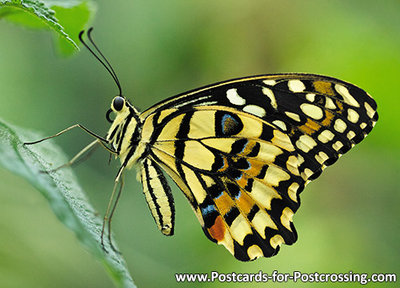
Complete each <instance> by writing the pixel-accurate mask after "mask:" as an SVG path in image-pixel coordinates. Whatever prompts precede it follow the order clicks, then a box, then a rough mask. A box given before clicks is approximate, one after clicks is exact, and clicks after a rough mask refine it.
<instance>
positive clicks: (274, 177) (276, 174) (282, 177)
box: [264, 166, 290, 187]
mask: <svg viewBox="0 0 400 288" xmlns="http://www.w3.org/2000/svg"><path fill="white" fill-rule="evenodd" d="M289 179H290V175H289V174H288V173H287V172H285V171H283V170H282V168H277V167H275V166H269V167H268V169H267V172H266V173H265V176H264V180H265V181H266V182H268V183H269V184H271V185H272V186H276V187H277V186H279V183H280V182H281V181H286V180H289Z"/></svg>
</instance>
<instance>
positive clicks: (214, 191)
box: [207, 184, 223, 199]
mask: <svg viewBox="0 0 400 288" xmlns="http://www.w3.org/2000/svg"><path fill="white" fill-rule="evenodd" d="M207 192H208V194H209V195H210V196H211V197H212V198H213V199H215V198H218V197H220V196H221V195H222V192H223V190H222V189H221V187H220V186H219V185H218V184H213V185H211V186H210V187H208V188H207Z"/></svg>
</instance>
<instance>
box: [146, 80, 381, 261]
mask: <svg viewBox="0 0 400 288" xmlns="http://www.w3.org/2000/svg"><path fill="white" fill-rule="evenodd" d="M376 108H377V106H376V103H375V101H374V100H373V99H372V98H371V97H370V96H369V95H368V94H367V93H366V92H364V91H363V90H361V89H360V88H358V87H356V86H354V85H352V84H349V83H346V82H343V81H340V80H337V79H334V78H330V77H324V76H318V75H311V74H281V75H264V76H255V77H248V78H241V79H236V80H231V81H226V82H222V83H217V84H214V85H211V86H207V87H204V88H200V89H197V90H194V91H191V92H188V93H184V94H181V95H178V96H176V97H173V98H170V99H167V100H166V101H164V102H161V103H160V104H157V105H155V106H154V107H152V108H150V109H148V110H147V111H144V112H143V113H142V114H141V115H140V118H141V121H142V122H143V123H144V124H143V130H142V131H143V132H142V140H141V141H144V142H145V143H146V144H147V153H148V154H147V156H146V159H145V160H144V162H143V163H144V164H143V167H144V168H145V169H142V182H143V183H144V184H143V185H144V187H145V189H144V190H145V194H146V193H147V195H153V196H154V195H158V196H157V197H151V196H149V197H147V195H146V198H147V199H148V202H149V201H150V203H152V204H149V206H151V205H153V206H154V207H156V206H157V208H154V209H152V212H153V211H154V212H153V216H154V215H156V216H154V218H155V220H156V222H157V224H158V225H159V228H160V227H162V224H160V223H161V222H162V221H164V220H162V218H163V217H164V213H162V211H166V212H165V219H166V220H165V221H166V223H167V222H168V225H171V229H172V230H171V231H173V208H168V207H171V206H173V202H171V201H170V200H168V199H172V197H170V191H169V188H165V187H166V186H168V185H167V184H166V181H165V179H164V177H163V176H162V173H161V169H160V168H159V167H158V165H159V166H160V167H161V168H162V169H164V170H165V171H166V172H167V174H168V175H169V176H170V177H171V178H172V179H173V180H174V181H175V182H176V184H177V185H178V186H179V187H180V189H181V190H182V191H183V192H184V194H185V195H186V197H187V199H188V200H189V202H190V203H191V205H192V208H193V210H194V211H195V214H196V216H197V218H198V219H199V221H200V223H201V225H202V228H203V230H204V233H205V234H206V236H207V237H208V238H209V239H210V240H212V241H214V242H217V243H218V244H222V245H224V246H225V247H226V248H227V249H228V250H229V251H230V252H231V253H232V254H233V255H234V256H235V257H236V258H237V259H239V260H242V261H249V260H254V259H256V258H258V257H261V256H265V257H270V256H273V255H275V254H276V253H277V252H278V251H279V247H280V245H281V244H283V243H285V244H288V245H290V244H293V243H294V242H295V241H296V240H297V233H296V230H295V228H294V226H293V223H292V217H293V214H294V213H295V212H296V211H297V209H298V208H299V205H300V198H299V194H300V192H301V191H302V190H303V189H304V186H305V185H306V184H307V183H308V182H309V181H311V180H313V179H315V178H317V177H318V176H319V175H320V174H321V172H322V170H323V169H324V168H325V167H326V166H328V165H331V164H333V163H334V162H335V161H336V160H337V159H338V158H339V157H340V156H341V155H342V154H344V153H346V152H347V151H348V150H349V149H350V148H351V147H353V146H354V145H355V144H357V143H359V142H360V141H361V140H362V139H363V138H364V137H365V136H366V135H367V134H368V133H369V132H370V131H371V129H372V127H373V126H374V124H375V122H376V121H377V119H378V115H377V113H376ZM149 167H150V168H151V169H152V170H153V171H152V172H151V173H150V174H149ZM143 170H144V172H143ZM146 171H147V172H146ZM146 173H147V174H146ZM143 174H144V175H145V176H143ZM146 175H147V176H146ZM149 175H153V176H152V180H148V179H150V178H149ZM155 175H158V176H160V179H161V180H156V178H157V177H158V176H157V177H156V176H155ZM143 179H145V181H143ZM146 179H147V180H146ZM149 181H152V183H150V182H149ZM156 187H158V188H157V191H155V190H156ZM146 191H147V192H146ZM149 191H150V192H151V191H152V192H151V193H150V192H149ZM159 198H160V199H161V198H162V199H163V201H158V200H157V199H159ZM150 208H151V207H150ZM160 211H161V212H160ZM157 213H158V214H157ZM168 215H169V216H168ZM171 215H172V217H171ZM160 219H161V220H160ZM171 219H172V220H171ZM160 225H161V226H160ZM160 230H162V229H160ZM163 233H164V232H163ZM164 234H168V233H164ZM170 234H172V233H170ZM168 235H169V234H168Z"/></svg>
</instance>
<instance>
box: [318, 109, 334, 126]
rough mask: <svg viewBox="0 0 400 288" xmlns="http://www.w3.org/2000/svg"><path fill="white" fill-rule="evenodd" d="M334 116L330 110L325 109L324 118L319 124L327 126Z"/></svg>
mask: <svg viewBox="0 0 400 288" xmlns="http://www.w3.org/2000/svg"><path fill="white" fill-rule="evenodd" d="M334 118H335V115H334V114H333V113H332V112H330V111H328V110H326V111H325V119H324V120H323V121H322V122H321V124H322V125H323V126H325V127H328V126H329V125H330V124H331V123H332V121H333V119H334Z"/></svg>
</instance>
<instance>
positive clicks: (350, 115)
mask: <svg viewBox="0 0 400 288" xmlns="http://www.w3.org/2000/svg"><path fill="white" fill-rule="evenodd" d="M358 118H360V115H358V113H357V112H356V111H354V110H353V109H348V110H347V119H348V120H349V121H350V122H352V123H357V121H358Z"/></svg>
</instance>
